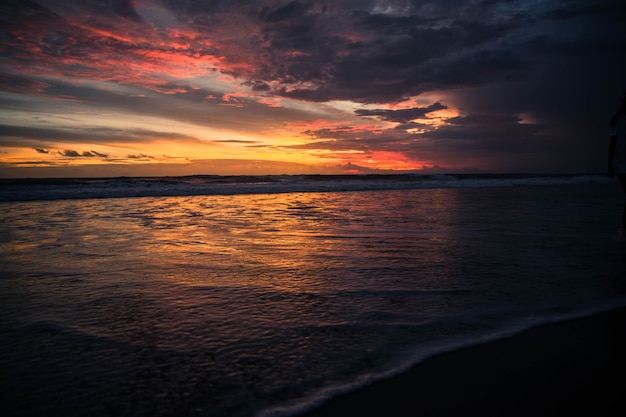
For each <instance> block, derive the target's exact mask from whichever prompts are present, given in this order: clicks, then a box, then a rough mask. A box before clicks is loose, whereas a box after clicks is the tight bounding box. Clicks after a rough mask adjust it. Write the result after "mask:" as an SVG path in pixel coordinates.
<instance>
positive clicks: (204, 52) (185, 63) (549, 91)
mask: <svg viewBox="0 0 626 417" xmlns="http://www.w3.org/2000/svg"><path fill="white" fill-rule="evenodd" d="M0 16H1V17H2V20H3V22H4V24H3V26H2V28H1V29H0V37H1V39H2V42H1V43H0V53H1V54H2V56H3V60H1V61H0V91H1V93H0V111H1V112H2V114H3V116H5V115H6V116H9V115H10V117H3V123H4V124H3V125H0V146H2V147H4V148H5V149H8V148H10V147H19V146H21V147H28V148H29V149H30V150H31V152H32V149H35V150H37V152H38V153H42V154H43V152H40V151H39V150H41V151H43V150H51V149H54V150H55V151H51V152H50V153H49V154H48V156H46V158H48V157H52V156H53V155H55V152H56V155H58V156H61V155H60V154H59V153H58V152H57V151H56V150H58V149H66V148H67V149H66V150H65V151H60V152H61V154H62V155H63V157H64V158H94V157H98V158H106V157H107V156H108V155H107V154H106V153H103V152H95V151H92V150H90V149H92V147H91V146H92V145H93V148H95V149H100V146H103V145H107V144H111V143H116V144H121V143H127V144H130V145H132V144H145V143H150V142H152V141H160V142H177V143H178V142H184V143H186V144H187V145H195V144H202V143H207V142H210V141H211V139H212V138H213V136H212V135H213V134H214V133H215V134H216V135H221V134H222V133H223V132H224V133H227V134H229V135H228V136H216V137H220V138H222V137H223V138H226V139H219V140H216V141H214V142H216V143H220V144H222V145H220V148H228V146H229V144H232V145H237V144H249V145H250V146H247V147H245V146H242V147H239V148H238V149H241V150H245V149H253V148H255V147H256V148H257V149H258V148H259V147H263V148H264V150H271V151H272V152H277V153H278V152H281V151H286V152H289V155H290V157H292V156H291V155H293V152H298V151H302V152H303V155H304V156H305V157H307V158H309V157H311V156H312V155H314V156H316V157H317V156H319V157H320V158H323V157H322V156H321V155H325V156H328V155H332V156H333V157H335V156H336V158H337V163H338V164H345V163H348V162H351V163H353V164H355V165H359V164H361V162H360V161H352V160H349V159H347V156H346V157H345V158H344V157H343V156H341V155H342V153H344V154H346V155H350V154H354V155H366V156H370V157H372V158H373V155H374V153H376V152H392V153H396V154H397V155H399V156H398V158H405V157H406V158H412V159H414V160H415V161H422V160H427V161H439V164H440V165H442V166H443V165H445V162H446V161H455V164H456V165H457V166H461V164H462V160H463V159H464V158H466V159H467V160H468V161H470V162H471V161H474V160H480V161H482V162H484V163H485V164H487V163H488V159H489V158H495V159H497V163H498V164H500V165H501V166H506V165H507V163H510V162H516V161H517V160H519V159H520V154H521V153H523V154H524V155H525V154H526V153H528V154H529V155H530V154H534V155H535V157H536V160H539V159H542V158H545V160H548V159H549V158H553V159H555V160H557V161H558V163H559V164H560V166H561V167H562V169H565V168H566V166H567V167H568V168H571V167H574V168H576V169H577V170H578V165H580V164H585V163H586V162H585V159H586V158H589V155H596V154H597V155H600V153H601V152H600V151H601V150H603V146H604V144H603V143H601V142H602V141H598V140H591V139H590V138H592V137H593V138H597V137H599V136H600V135H601V134H602V133H601V129H600V127H599V126H600V125H602V129H604V128H605V125H606V120H607V119H608V117H610V114H611V113H612V112H613V111H614V108H613V107H614V106H613V102H612V101H611V100H612V99H613V98H614V97H617V99H618V98H619V97H621V94H622V92H623V91H622V90H624V89H625V88H626V85H625V84H624V83H626V79H625V78H624V76H623V74H624V73H625V68H626V63H625V58H624V54H623V51H624V50H625V49H626V35H625V34H624V31H623V27H624V24H626V15H625V12H624V8H623V5H622V2H621V1H618V0H598V1H596V2H592V3H590V2H588V1H584V0H568V1H556V0H554V1H553V0H548V1H543V2H528V1H523V0H507V1H500V2H496V1H488V0H481V1H475V0H441V1H423V2H408V1H405V0H384V1H383V0H360V1H356V0H336V1H333V2H330V1H329V2H318V1H307V0H299V1H288V0H287V1H286V0H261V1H254V2H249V1H231V0H214V1H195V0H194V1H192V0H163V1H159V2H156V1H150V0H148V1H142V2H134V1H131V0H112V1H108V2H81V1H65V2H61V1H46V2H44V1H9V2H4V3H3V4H2V5H0ZM407 100H411V101H412V103H413V104H411V105H407V106H399V103H403V102H406V101H407ZM445 110H450V111H449V112H445ZM86 112H91V114H95V113H109V114H114V116H113V117H114V118H115V119H117V118H120V119H124V120H125V121H131V120H132V122H127V123H125V124H124V126H132V127H130V128H127V127H124V128H122V127H119V125H117V124H116V123H115V122H116V121H117V120H112V123H111V127H102V126H95V125H93V124H92V122H91V120H93V119H89V118H87V117H84V118H81V117H80V116H79V114H83V113H86ZM435 112H439V113H436V115H433V113H435ZM522 114H524V115H528V117H527V118H526V119H523V118H522V116H520V115H522ZM455 115H456V116H455ZM148 118H150V120H155V121H157V120H158V121H159V123H160V124H159V125H158V126H167V122H168V121H173V122H175V124H172V126H176V127H172V128H171V129H170V128H167V127H165V128H163V127H162V128H157V127H156V126H157V125H153V124H151V123H146V120H148ZM319 120H321V121H323V122H324V123H321V124H319V125H317V126H316V125H315V123H317V121H319ZM365 123H370V124H369V125H367V126H365V125H364V124H365ZM182 124H185V125H186V126H187V127H189V129H188V130H185V132H194V133H193V135H192V134H185V133H180V132H177V131H176V130H177V129H178V126H181V125H182ZM107 126H109V125H107ZM299 126H301V128H299ZM196 132H199V133H197V134H196ZM207 132H210V133H209V134H207ZM274 134H275V136H272V135H274ZM205 135H206V136H205ZM254 135H263V138H262V139H261V138H260V137H259V139H258V140H257V139H254ZM229 137H232V138H244V139H227V138H229ZM248 138H251V139H248ZM268 138H270V139H268ZM272 141H275V144H271V143H269V142H272ZM564 146H567V149H568V150H575V152H574V151H572V152H568V155H563V152H562V149H563V147H564ZM233 147H234V146H233ZM74 149H88V150H87V151H83V150H81V151H78V150H74ZM130 149H133V150H130ZM187 149H188V150H187V152H188V156H190V157H193V156H194V154H195V149H194V148H193V147H189V148H187ZM107 152H108V151H107ZM128 152H130V153H128ZM124 153H125V154H127V155H128V159H141V158H144V157H146V156H145V154H143V153H142V152H141V151H137V152H135V150H134V148H132V146H131V147H129V149H128V150H126V151H124ZM133 156H137V157H140V158H133ZM179 156H180V155H179ZM248 156H250V157H253V156H254V154H252V153H250V154H248ZM42 158H43V157H42ZM529 158H530V157H529ZM108 159H109V160H113V158H112V157H110V158H108ZM601 159H602V160H603V159H604V158H600V157H599V156H598V157H595V159H594V161H600V160H601ZM470 162H468V163H470ZM600 163H602V164H603V163H604V162H603V161H602V162H593V164H589V165H585V166H592V165H593V166H599V164H600ZM433 164H434V162H433ZM567 164H569V165H567ZM490 166H495V165H493V164H491V165H490ZM533 166H534V165H533ZM546 166H547V167H548V168H550V169H551V168H552V165H551V164H547V165H546ZM581 170H582V169H581Z"/></svg>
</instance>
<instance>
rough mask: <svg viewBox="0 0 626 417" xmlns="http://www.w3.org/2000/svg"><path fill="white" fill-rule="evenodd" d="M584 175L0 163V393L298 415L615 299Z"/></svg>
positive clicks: (108, 408) (118, 407)
mask: <svg viewBox="0 0 626 417" xmlns="http://www.w3.org/2000/svg"><path fill="white" fill-rule="evenodd" d="M622 203H623V195H622V193H621V191H620V190H619V187H618V186H617V184H616V182H615V181H613V180H609V179H607V178H604V177H601V176H594V175H577V176H575V175H456V176H452V175H435V176H425V175H390V176H388V175H380V176H377V175H363V176H263V177H250V176H247V177H246V176H239V177H219V176H193V177H163V178H100V179H30V180H9V179H2V180H0V274H1V275H0V392H1V393H2V394H0V395H2V400H1V401H0V403H1V405H0V410H4V411H3V412H2V414H3V415H10V416H46V417H51V416H64V417H69V416H96V417H99V416H133V417H139V416H176V417H186V416H211V417H213V416H215V417H222V416H228V417H248V416H249V417H270V416H296V415H298V413H301V412H303V411H305V410H308V409H310V408H312V407H314V406H316V405H318V404H321V403H322V402H323V401H325V400H327V399H329V398H331V397H333V396H335V395H337V394H339V393H343V392H348V391H351V390H354V389H356V388H358V387H361V386H363V385H365V384H368V383H370V382H372V381H375V380H378V379H381V378H385V377H388V376H392V375H395V374H398V373H400V372H402V371H405V370H407V369H408V368H409V367H411V366H412V365H414V364H417V363H420V362H421V361H423V360H425V359H427V358H429V357H431V356H433V355H435V354H437V353H441V352H446V351H452V350H455V349H459V348H461V347H466V346H471V345H476V344H479V343H483V342H486V341H492V340H498V339H501V338H505V337H508V336H511V335H513V334H516V333H519V332H521V331H523V330H525V329H528V328H531V327H534V326H538V325H540V324H544V323H549V322H558V321H562V320H565V319H569V318H573V317H580V316H585V315H590V314H592V313H595V312H598V311H604V310H608V309H611V308H615V307H618V306H624V305H626V243H625V242H624V241H623V240H622V239H621V238H620V237H619V236H618V235H617V231H618V229H619V227H620V215H621V207H622Z"/></svg>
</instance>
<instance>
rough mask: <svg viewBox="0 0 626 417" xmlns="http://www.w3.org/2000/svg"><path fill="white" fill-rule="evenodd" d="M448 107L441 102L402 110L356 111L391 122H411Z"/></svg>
mask: <svg viewBox="0 0 626 417" xmlns="http://www.w3.org/2000/svg"><path fill="white" fill-rule="evenodd" d="M447 108H448V107H446V106H444V105H443V104H441V103H435V104H433V105H430V106H428V107H415V108H412V109H401V110H385V109H377V110H366V109H359V110H356V111H355V113H356V114H358V115H359V116H376V117H379V118H381V119H382V120H387V121H389V122H398V123H407V122H410V121H411V120H414V119H418V118H421V117H424V116H426V115H427V114H428V113H432V112H434V111H437V110H443V109H447Z"/></svg>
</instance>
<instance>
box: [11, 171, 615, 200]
mask: <svg viewBox="0 0 626 417" xmlns="http://www.w3.org/2000/svg"><path fill="white" fill-rule="evenodd" d="M610 181H611V180H610V179H609V178H607V177H604V176H601V175H593V174H582V175H538V174H460V175H444V174H437V175H420V174H397V175H266V176H218V175H194V176H185V177H118V178H44V179H39V178H38V179H0V201H2V202H9V201H38V200H66V199H89V198H128V197H173V196H195V195H207V196H208V195H240V194H278V193H292V192H341V191H375V190H402V189H421V188H484V187H513V186H553V185H568V184H571V185H575V184H592V183H608V182H610Z"/></svg>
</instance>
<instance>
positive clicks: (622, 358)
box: [303, 309, 626, 417]
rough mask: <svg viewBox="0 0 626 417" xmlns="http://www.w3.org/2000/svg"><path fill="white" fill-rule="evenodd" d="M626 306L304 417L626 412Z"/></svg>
mask: <svg viewBox="0 0 626 417" xmlns="http://www.w3.org/2000/svg"><path fill="white" fill-rule="evenodd" d="M625 409H626V309H619V310H614V311H610V312H607V313H600V314H596V315H593V316H590V317H585V318H581V319H574V320H569V321H566V322H563V323H556V324H548V325H543V326H540V327H537V328H534V329H531V330H528V331H526V332H523V333H521V334H519V335H516V336H513V337H510V338H507V339H504V340H500V341H496V342H492V343H487V344H484V345H479V346H475V347H470V348H465V349H461V350H458V351H455V352H449V353H444V354H441V355H438V356H434V357H432V358H430V359H428V360H427V361H425V362H423V363H421V364H418V365H416V366H415V367H413V368H412V369H411V370H409V371H408V372H406V373H404V374H402V375H399V376H397V377H394V378H391V379H388V380H384V381H379V382H376V383H374V384H372V385H370V386H367V387H364V388H362V389H360V390H357V391H355V392H352V393H349V394H345V395H343V396H339V397H337V398H334V399H332V400H330V401H329V402H327V403H326V404H324V405H322V406H321V407H319V408H317V409H315V410H312V411H310V412H308V413H305V414H303V416H304V417H322V416H323V417H333V416H342V417H343V416H349V415H352V416H387V417H393V416H416V417H426V416H483V417H484V416H494V417H495V416H499V417H501V416H507V417H510V416H525V417H529V416H533V417H538V416H562V415H578V414H580V415H593V416H609V415H611V416H617V415H624V413H625V412H626V411H625Z"/></svg>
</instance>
